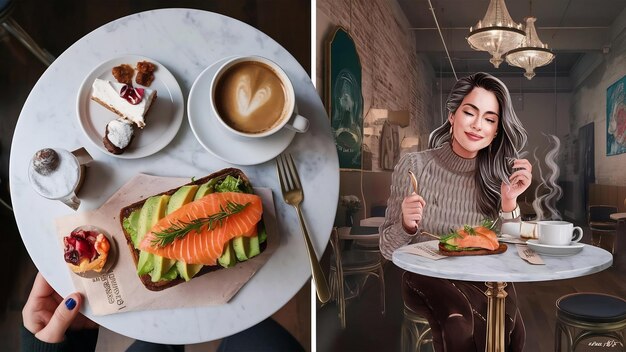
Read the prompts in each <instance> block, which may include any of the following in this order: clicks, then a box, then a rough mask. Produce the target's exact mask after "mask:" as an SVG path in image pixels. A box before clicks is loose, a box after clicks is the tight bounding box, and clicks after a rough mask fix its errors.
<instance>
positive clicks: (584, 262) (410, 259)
mask: <svg viewBox="0 0 626 352" xmlns="http://www.w3.org/2000/svg"><path fill="white" fill-rule="evenodd" d="M507 245H508V249H507V250H506V252H504V253H502V254H496V255H484V256H459V257H449V258H443V259H439V260H433V259H429V258H426V257H422V256H418V255H415V254H411V253H407V252H406V251H404V250H403V248H404V247H402V248H399V249H397V250H396V251H395V252H393V263H394V264H395V265H397V266H398V267H400V268H402V269H404V270H407V271H410V272H413V273H416V274H420V275H426V276H430V277H437V278H442V279H451V280H464V281H478V282H485V285H486V290H485V295H486V296H487V300H488V303H487V340H486V350H487V351H504V350H505V349H504V333H505V332H504V319H505V314H504V312H505V310H504V303H505V298H506V296H507V293H506V291H505V290H504V288H505V287H506V285H507V284H506V282H529V281H548V280H560V279H569V278H574V277H579V276H584V275H590V274H594V273H597V272H600V271H602V270H604V269H607V268H609V267H610V266H611V264H612V263H613V256H612V255H611V253H609V252H607V251H605V250H604V249H602V248H598V247H595V246H591V245H585V246H584V247H583V249H582V251H580V252H579V253H577V254H574V255H570V256H560V257H556V256H548V255H540V256H541V258H542V259H543V261H544V263H545V265H532V264H529V263H528V262H526V261H524V260H523V259H522V258H520V256H519V254H518V253H517V250H516V248H515V245H513V244H507Z"/></svg>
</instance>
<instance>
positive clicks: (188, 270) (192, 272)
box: [175, 261, 204, 281]
mask: <svg viewBox="0 0 626 352" xmlns="http://www.w3.org/2000/svg"><path fill="white" fill-rule="evenodd" d="M203 266H204V265H202V264H187V263H185V262H181V261H177V262H176V266H175V268H176V271H177V272H178V274H180V277H182V278H183V279H185V281H189V280H191V278H192V277H194V276H196V274H197V273H198V272H199V271H200V269H202V267H203Z"/></svg>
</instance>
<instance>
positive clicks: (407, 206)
mask: <svg viewBox="0 0 626 352" xmlns="http://www.w3.org/2000/svg"><path fill="white" fill-rule="evenodd" d="M425 206H426V201H425V200H424V198H422V196H420V195H419V194H417V193H415V192H413V193H411V194H410V195H409V196H408V197H406V198H404V200H403V201H402V227H404V231H406V232H407V233H415V231H417V228H418V227H419V225H420V222H421V221H422V214H423V212H424V207H425Z"/></svg>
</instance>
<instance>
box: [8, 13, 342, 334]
mask: <svg viewBox="0 0 626 352" xmlns="http://www.w3.org/2000/svg"><path fill="white" fill-rule="evenodd" d="M131 54H134V55H141V56H145V57H149V58H152V59H154V60H156V61H158V62H159V63H160V64H162V65H164V66H165V67H167V69H168V70H169V71H170V72H171V73H172V74H173V75H174V77H175V78H176V80H177V81H178V84H179V85H180V87H181V89H182V91H183V95H184V97H185V99H184V100H185V104H186V98H187V95H188V93H189V90H190V88H191V86H192V84H193V82H194V80H195V78H196V77H197V76H198V75H199V74H200V73H201V72H202V71H203V70H204V69H205V68H206V67H208V66H210V65H212V64H213V63H215V62H217V61H219V60H220V59H223V58H225V57H228V56H231V55H239V54H257V55H261V56H265V57H268V58H270V59H271V60H273V61H275V62H277V63H278V64H279V65H280V66H281V67H282V68H283V69H284V70H285V72H286V73H287V75H288V76H289V77H290V79H291V80H292V81H293V84H294V88H295V91H296V97H297V104H298V108H299V112H300V114H302V115H304V116H307V117H308V118H309V120H310V123H311V124H310V129H309V131H308V132H307V133H304V134H298V135H297V136H296V137H295V138H294V140H293V141H292V142H291V144H290V145H289V147H288V148H287V151H288V152H290V153H291V154H292V155H293V156H294V158H295V159H296V164H297V167H298V169H299V173H300V177H301V179H302V184H303V188H304V193H305V200H304V203H303V212H304V216H305V219H306V220H307V223H308V227H309V234H310V235H311V237H312V242H313V246H314V248H315V250H316V252H317V253H318V256H321V254H322V253H323V251H324V249H325V247H326V244H327V242H328V239H329V236H330V232H331V228H332V225H333V221H334V215H335V209H336V205H337V200H338V194H339V169H338V161H337V153H336V150H335V146H334V142H333V138H332V135H331V128H330V123H329V120H328V117H327V115H326V112H325V110H324V107H323V105H322V102H321V101H320V98H319V96H318V94H317V93H316V91H315V88H314V87H313V85H312V83H311V80H310V77H309V76H308V75H307V72H305V71H304V70H303V69H302V67H301V66H300V65H299V64H298V62H297V61H296V60H295V59H294V58H293V57H292V56H291V55H290V54H289V53H288V52H287V51H286V50H285V49H284V48H282V47H281V46H280V45H279V44H278V43H276V42H275V41H274V40H272V39H271V38H269V37H268V36H267V35H265V34H264V33H262V32H260V31H258V30H256V29H254V28H252V27H250V26H248V25H247V24H245V23H242V22H239V21H236V20H234V19H232V18H228V17H225V16H221V15H218V14H214V13H210V12H204V11H198V10H191V9H165V10H154V11H148V12H143V13H138V14H135V15H131V16H128V17H124V18H121V19H118V20H116V21H113V22H111V23H108V24H106V25H104V26H102V27H100V28H98V29H96V30H94V31H93V32H91V33H89V34H88V35H86V36H85V37H83V38H81V39H80V40H78V41H77V42H76V43H75V44H73V45H72V46H71V47H70V48H68V49H67V50H66V51H65V52H64V53H63V54H62V55H61V56H59V57H58V58H57V59H56V60H55V61H54V63H53V64H52V65H51V66H50V67H49V68H48V69H47V70H46V72H45V73H44V74H43V75H42V76H41V78H40V79H39V81H38V82H37V84H36V85H35V87H34V88H33V90H32V91H31V93H30V95H29V97H28V99H27V100H26V103H25V104H24V107H23V109H22V112H21V114H20V117H19V120H18V123H17V127H16V130H15V135H14V139H13V144H12V148H11V158H10V183H11V198H12V200H13V208H14V210H15V217H16V220H17V224H18V227H19V230H20V233H21V236H22V240H23V241H24V244H25V246H26V248H27V250H28V252H29V254H30V256H31V258H32V260H33V262H34V263H35V265H36V266H37V268H38V269H39V271H40V272H41V273H42V274H43V275H44V277H45V278H46V279H47V280H48V281H49V282H50V284H51V285H52V287H53V288H54V289H55V290H56V291H57V292H59V294H61V295H67V294H69V293H70V292H72V291H74V287H73V286H72V281H71V279H70V275H71V274H70V272H69V270H68V269H67V267H66V266H65V263H64V261H63V254H62V249H61V245H60V243H59V241H58V239H57V236H56V234H55V227H54V219H55V218H57V217H60V216H63V215H67V214H70V213H72V212H73V211H72V210H71V209H70V208H68V207H67V206H65V205H64V204H63V203H61V202H58V201H51V200H47V199H44V198H41V197H40V196H39V195H38V194H37V193H35V191H34V190H33V189H32V188H31V187H30V185H29V182H28V175H27V171H28V164H29V161H30V159H31V157H32V155H33V154H34V153H35V152H36V151H37V150H39V149H41V148H44V147H60V148H65V149H68V150H73V149H77V148H78V147H81V146H83V147H85V148H87V150H88V151H89V152H90V154H91V155H92V156H93V158H94V160H95V162H92V163H91V165H90V167H89V170H88V174H87V179H86V180H85V183H84V185H83V186H82V189H81V192H80V194H79V195H80V197H81V200H82V204H81V206H80V208H79V211H84V210H91V209H96V208H98V207H99V206H100V205H102V203H103V202H104V201H105V200H106V199H108V198H109V197H110V196H111V195H112V194H113V193H114V192H115V191H116V190H118V189H119V188H120V187H121V186H122V185H123V184H124V183H126V182H127V181H128V180H129V179H130V178H131V177H133V176H135V175H136V174H138V173H147V174H152V175H158V176H177V177H192V176H195V177H201V176H204V175H208V174H210V173H212V172H213V171H216V170H219V169H222V168H225V167H229V166H231V164H229V163H227V162H224V161H222V160H220V159H218V158H216V157H214V156H213V155H211V154H210V153H208V152H207V151H206V150H204V149H203V147H202V146H201V145H200V144H199V143H198V141H197V140H196V138H195V137H194V134H193V133H192V131H191V129H190V126H189V123H188V122H187V120H186V117H185V120H184V121H183V124H182V126H181V128H180V130H179V131H178V133H177V135H176V137H175V138H174V139H173V141H172V142H170V143H169V145H168V146H167V147H165V148H164V149H163V150H161V151H159V152H157V153H155V154H153V155H150V156H147V157H144V158H140V159H133V160H126V159H120V158H116V157H113V156H110V155H107V154H105V153H104V152H103V151H101V150H100V149H99V148H98V147H96V146H95V145H94V144H93V143H92V142H91V141H90V140H88V139H87V137H86V136H85V134H84V133H83V131H82V130H81V127H80V125H79V123H78V119H77V116H76V114H77V113H76V102H77V94H78V91H79V89H80V87H81V83H82V82H83V79H84V78H85V77H86V76H87V75H88V74H89V73H90V72H91V71H92V70H93V69H94V68H95V67H97V66H98V65H99V64H100V63H102V62H104V61H106V60H109V59H111V58H115V57H120V56H124V55H131ZM185 116H186V114H185ZM240 168H241V169H242V170H243V171H244V172H245V173H246V174H247V175H248V176H249V178H250V180H251V181H252V183H253V184H254V185H256V186H259V187H268V188H271V189H272V190H273V193H274V199H275V206H276V214H277V219H278V223H279V230H280V236H281V243H280V245H279V247H278V249H277V250H276V252H275V253H274V254H273V256H272V257H271V259H269V261H268V262H267V263H266V264H265V265H264V266H263V267H262V268H261V269H260V271H258V272H257V273H256V274H255V276H254V277H253V278H252V279H251V280H250V281H249V282H248V283H247V284H246V285H245V286H244V287H243V289H242V290H241V291H239V292H238V294H237V295H236V296H235V297H234V298H233V299H232V300H231V301H230V302H229V303H228V304H225V305H221V306H213V307H197V308H193V309H175V310H168V311H163V310H160V311H141V312H129V313H121V314H113V315H107V316H94V315H93V314H92V313H91V311H90V310H89V309H88V308H87V309H85V311H84V313H85V314H86V315H87V316H88V317H89V318H90V319H92V320H94V321H95V322H97V323H98V324H100V325H102V326H104V327H106V328H108V329H110V330H113V331H115V332H117V333H120V334H123V335H126V336H129V337H132V338H136V339H141V340H146V341H152V342H159V343H172V344H188V343H197V342H201V341H209V340H215V339H219V338H222V337H224V336H228V335H231V334H234V333H236V332H239V331H241V330H244V329H246V328H248V327H250V326H252V325H255V324H257V323H258V322H260V321H262V320H263V319H265V318H267V317H268V316H270V315H271V314H273V313H274V312H275V311H277V310H278V309H280V308H281V307H282V306H283V305H284V304H285V303H286V302H287V301H288V300H289V299H290V298H291V297H293V296H294V294H295V293H296V292H298V290H299V289H300V288H301V287H302V286H303V285H304V284H305V283H306V282H307V281H308V280H309V278H310V276H311V271H310V267H309V262H308V260H307V254H306V249H305V244H304V240H303V236H302V233H301V230H300V226H299V223H298V220H297V217H296V213H295V211H294V210H293V208H292V207H290V206H287V205H286V204H285V203H284V202H283V201H282V197H281V195H280V185H279V183H278V179H277V174H276V168H275V164H274V162H273V161H268V162H265V163H263V164H260V165H253V166H245V167H240ZM165 317H167V318H165Z"/></svg>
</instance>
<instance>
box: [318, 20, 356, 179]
mask: <svg viewBox="0 0 626 352" xmlns="http://www.w3.org/2000/svg"><path fill="white" fill-rule="evenodd" d="M324 78H325V79H324V82H325V94H324V97H325V105H326V109H327V112H328V116H329V117H330V124H331V128H332V132H333V135H334V137H335V145H336V147H337V154H338V156H339V167H340V168H341V169H359V170H360V169H361V162H362V160H361V154H362V143H363V95H362V92H361V60H360V59H359V54H358V52H357V50H356V45H355V44H354V40H353V39H352V37H351V36H350V34H349V33H348V32H347V31H346V30H345V29H343V28H342V27H340V26H338V27H337V28H335V30H334V31H332V32H331V35H330V37H329V38H328V41H327V43H326V74H325V77H324Z"/></svg>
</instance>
